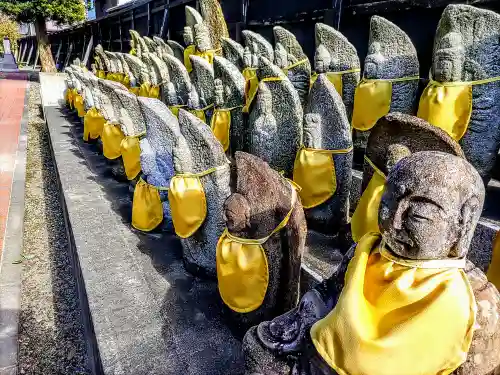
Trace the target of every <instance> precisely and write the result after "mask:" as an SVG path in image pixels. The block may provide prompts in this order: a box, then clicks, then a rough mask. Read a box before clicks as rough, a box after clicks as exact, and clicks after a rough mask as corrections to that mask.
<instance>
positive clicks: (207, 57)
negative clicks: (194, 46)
mask: <svg viewBox="0 0 500 375" xmlns="http://www.w3.org/2000/svg"><path fill="white" fill-rule="evenodd" d="M195 55H196V56H200V57H201V58H203V59H205V60H207V61H208V62H209V63H210V64H213V63H214V56H215V51H214V50H209V51H206V52H200V51H196V52H195Z"/></svg>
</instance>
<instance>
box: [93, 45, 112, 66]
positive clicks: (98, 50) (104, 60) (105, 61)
mask: <svg viewBox="0 0 500 375" xmlns="http://www.w3.org/2000/svg"><path fill="white" fill-rule="evenodd" d="M94 52H95V54H96V56H97V57H98V58H99V61H100V63H101V70H104V72H105V73H107V72H110V71H111V69H112V66H111V62H110V60H109V58H108V56H107V55H106V54H105V53H104V48H102V46H101V45H100V44H98V45H97V46H95V48H94Z"/></svg>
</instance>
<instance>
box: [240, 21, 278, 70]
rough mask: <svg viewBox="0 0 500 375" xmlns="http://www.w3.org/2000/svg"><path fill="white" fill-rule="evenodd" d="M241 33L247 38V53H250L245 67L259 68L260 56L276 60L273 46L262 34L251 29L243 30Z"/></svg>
mask: <svg viewBox="0 0 500 375" xmlns="http://www.w3.org/2000/svg"><path fill="white" fill-rule="evenodd" d="M241 34H242V35H243V39H244V40H245V49H247V53H246V54H247V55H248V53H249V54H250V56H249V57H248V58H247V57H245V60H244V64H245V68H257V66H258V64H259V61H258V58H257V57H258V56H262V57H264V58H266V59H267V60H269V61H274V51H273V46H272V45H271V43H269V42H268V41H267V40H266V39H265V38H264V37H263V36H262V35H260V34H257V33H255V32H253V31H250V30H243V31H242V32H241Z"/></svg>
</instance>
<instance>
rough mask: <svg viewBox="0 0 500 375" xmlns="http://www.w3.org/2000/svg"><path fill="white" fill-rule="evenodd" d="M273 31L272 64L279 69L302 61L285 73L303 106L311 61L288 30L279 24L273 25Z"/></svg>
mask: <svg viewBox="0 0 500 375" xmlns="http://www.w3.org/2000/svg"><path fill="white" fill-rule="evenodd" d="M273 32H274V42H275V47H274V64H275V65H276V66H278V67H280V68H281V69H284V68H287V67H288V66H291V65H293V64H296V63H298V62H301V61H304V63H301V64H299V65H297V66H294V67H293V68H290V69H287V71H286V72H285V74H286V75H287V77H288V79H289V80H290V82H292V84H293V86H294V87H295V90H297V92H298V94H299V97H300V101H301V103H302V106H305V104H306V101H307V96H308V94H309V88H310V84H311V63H310V62H309V59H308V58H307V55H306V54H305V53H304V51H302V47H301V46H300V44H299V42H298V41H297V39H296V38H295V35H293V34H292V33H291V32H290V31H288V30H286V29H285V28H283V27H281V26H275V27H274V28H273Z"/></svg>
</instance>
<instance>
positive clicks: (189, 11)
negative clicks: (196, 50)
mask: <svg viewBox="0 0 500 375" xmlns="http://www.w3.org/2000/svg"><path fill="white" fill-rule="evenodd" d="M184 10H185V14H186V26H185V27H184V33H183V37H184V43H186V46H189V45H190V44H194V35H195V33H194V26H195V25H199V24H203V17H202V16H201V14H200V13H198V11H197V10H196V9H194V8H192V7H190V6H187V5H186V7H185V8H184Z"/></svg>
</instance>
